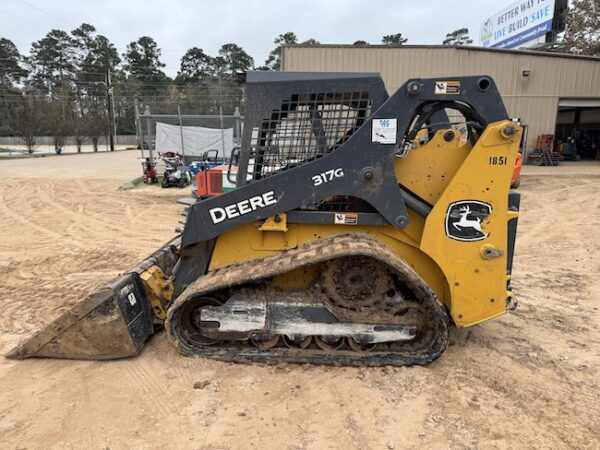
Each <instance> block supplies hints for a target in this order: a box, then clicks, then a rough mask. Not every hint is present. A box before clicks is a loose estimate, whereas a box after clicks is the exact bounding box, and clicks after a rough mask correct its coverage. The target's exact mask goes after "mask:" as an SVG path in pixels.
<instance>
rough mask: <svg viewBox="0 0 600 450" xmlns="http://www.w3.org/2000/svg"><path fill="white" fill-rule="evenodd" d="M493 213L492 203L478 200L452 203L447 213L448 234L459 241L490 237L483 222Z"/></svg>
mask: <svg viewBox="0 0 600 450" xmlns="http://www.w3.org/2000/svg"><path fill="white" fill-rule="evenodd" d="M491 213H492V207H491V205H488V204H487V203H484V202H480V201H477V200H462V201H460V202H454V203H451V204H450V206H448V211H447V213H446V234H447V235H448V237H450V238H452V239H456V240H457V241H480V240H482V239H485V238H486V237H488V233H486V232H485V231H484V230H483V229H482V227H481V223H482V221H483V220H484V219H486V218H487V217H488V216H489V215H490V214H491Z"/></svg>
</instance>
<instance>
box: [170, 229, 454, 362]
mask: <svg viewBox="0 0 600 450" xmlns="http://www.w3.org/2000/svg"><path fill="white" fill-rule="evenodd" d="M295 270H310V271H314V272H315V273H316V274H317V276H316V278H315V280H314V281H313V282H312V283H311V286H310V287H309V288H308V289H298V290H286V289H282V288H281V287H278V286H277V283H276V282H274V281H273V280H276V279H277V277H278V276H281V275H282V274H285V273H289V272H290V271H295ZM219 272H220V273H219ZM249 273H251V275H250V277H249V276H248V274H249ZM447 323H448V319H447V314H446V311H445V310H444V308H443V306H442V305H441V304H440V303H439V302H438V301H437V300H436V298H435V296H434V295H433V293H432V292H431V290H430V289H429V288H428V287H427V286H426V285H425V284H424V282H423V281H422V280H421V279H420V277H419V276H418V275H417V274H416V273H414V271H412V269H410V268H409V267H407V266H406V264H405V263H403V262H402V261H401V260H400V259H399V258H398V257H396V256H395V255H393V254H392V253H391V252H390V251H389V250H387V249H386V248H385V247H383V246H382V245H381V244H379V243H378V242H377V241H375V240H374V239H371V238H368V237H366V236H358V235H354V236H353V235H347V236H336V237H335V238H329V239H322V240H319V241H313V242H311V243H308V244H305V245H304V246H303V247H301V248H298V249H294V250H289V251H286V252H283V253H281V254H280V255H276V256H271V257H267V258H263V259H261V260H253V261H248V262H244V263H240V264H238V265H235V266H233V267H228V268H225V269H223V270H222V271H217V272H216V273H215V275H213V276H211V274H208V275H207V276H205V277H203V278H202V279H200V280H198V282H196V283H193V284H192V285H190V286H189V287H188V288H187V289H186V290H185V291H184V293H183V294H182V295H181V296H180V297H179V299H178V300H177V301H176V302H175V304H174V305H173V306H172V307H171V308H170V310H169V316H168V318H167V322H166V327H167V331H168V333H169V337H170V339H171V340H173V341H174V342H175V344H176V345H177V346H178V347H179V349H180V350H181V351H182V352H183V353H185V354H187V355H194V356H207V357H213V358H217V359H221V360H229V361H295V362H315V363H328V364H344V365H373V366H376V365H385V364H396V365H406V364H427V363H429V362H431V361H433V360H435V359H436V358H437V357H438V356H439V355H440V354H441V353H442V352H443V350H444V349H445V347H446V344H447V339H448V328H447Z"/></svg>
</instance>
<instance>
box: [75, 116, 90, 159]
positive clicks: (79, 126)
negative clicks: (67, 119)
mask: <svg viewBox="0 0 600 450" xmlns="http://www.w3.org/2000/svg"><path fill="white" fill-rule="evenodd" d="M86 125H87V121H86V119H85V117H82V116H79V117H75V118H74V119H73V127H72V133H73V137H74V138H75V145H77V153H81V146H82V145H83V144H84V142H85V141H86V140H87V135H86Z"/></svg>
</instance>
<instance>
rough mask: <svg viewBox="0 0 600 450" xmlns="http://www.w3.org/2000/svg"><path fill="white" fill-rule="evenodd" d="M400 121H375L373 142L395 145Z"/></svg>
mask: <svg viewBox="0 0 600 450" xmlns="http://www.w3.org/2000/svg"><path fill="white" fill-rule="evenodd" d="M397 128H398V119H373V133H372V136H371V142H377V143H379V144H395V143H396V135H397Z"/></svg>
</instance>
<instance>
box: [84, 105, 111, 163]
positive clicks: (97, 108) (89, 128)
mask: <svg viewBox="0 0 600 450" xmlns="http://www.w3.org/2000/svg"><path fill="white" fill-rule="evenodd" d="M105 133H106V116H105V114H103V109H102V105H99V104H97V103H96V104H93V105H92V106H91V107H90V109H89V110H88V113H87V114H86V116H85V134H86V136H87V137H88V138H89V140H90V142H91V143H92V145H93V146H94V151H95V152H97V151H98V141H99V140H100V136H104V134H105Z"/></svg>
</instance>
